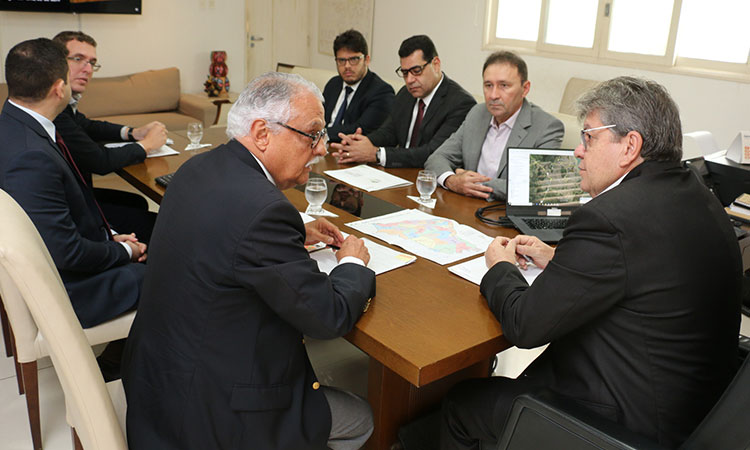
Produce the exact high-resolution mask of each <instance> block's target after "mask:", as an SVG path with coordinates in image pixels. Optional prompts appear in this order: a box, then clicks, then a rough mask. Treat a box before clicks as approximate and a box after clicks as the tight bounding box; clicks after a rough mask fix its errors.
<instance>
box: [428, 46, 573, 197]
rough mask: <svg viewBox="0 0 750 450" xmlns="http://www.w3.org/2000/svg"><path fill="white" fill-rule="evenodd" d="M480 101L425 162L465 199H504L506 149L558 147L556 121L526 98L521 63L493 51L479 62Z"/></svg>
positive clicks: (559, 133)
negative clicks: (481, 82) (482, 94)
mask: <svg viewBox="0 0 750 450" xmlns="http://www.w3.org/2000/svg"><path fill="white" fill-rule="evenodd" d="M482 81H483V88H484V100H485V103H483V104H481V105H476V106H475V107H473V108H472V109H471V111H469V114H468V115H467V116H466V120H464V123H463V124H461V128H459V129H458V131H456V132H455V133H453V135H451V137H450V138H448V139H447V140H446V141H445V142H443V145H441V146H440V147H439V148H438V149H437V150H436V151H435V153H433V154H432V155H431V156H430V157H429V158H428V159H427V162H426V163H425V168H426V169H429V170H432V171H434V172H435V173H436V174H437V175H438V179H437V181H438V183H439V184H440V186H442V187H444V188H445V189H449V190H451V191H453V192H457V193H459V194H463V195H467V196H470V197H479V198H484V199H487V200H505V196H506V192H505V183H506V178H507V171H506V167H507V165H508V154H507V149H508V147H534V148H558V147H559V146H560V142H562V138H563V133H564V128H563V124H562V122H560V121H559V120H557V119H556V118H554V117H553V116H551V115H550V114H548V113H546V112H544V111H543V110H542V108H540V107H538V106H536V105H535V104H533V103H531V102H529V101H528V100H526V96H527V95H528V93H529V90H530V89H531V82H530V81H529V80H528V69H527V67H526V62H525V61H524V60H523V59H522V58H521V57H520V56H518V55H516V54H515V53H512V52H504V51H503V52H495V53H493V54H491V55H490V56H489V57H488V58H487V59H486V60H485V62H484V67H483V68H482Z"/></svg>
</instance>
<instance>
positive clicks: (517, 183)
mask: <svg viewBox="0 0 750 450" xmlns="http://www.w3.org/2000/svg"><path fill="white" fill-rule="evenodd" d="M507 174H508V179H507V186H506V188H507V189H506V192H507V194H508V201H507V206H506V210H505V214H506V216H507V217H508V218H509V219H510V220H511V221H512V222H513V225H514V226H515V227H516V228H518V230H519V231H520V232H521V233H523V234H528V235H531V236H536V237H538V238H539V239H541V240H542V241H544V242H548V243H556V242H557V241H559V240H560V239H561V238H562V231H563V229H564V228H565V226H566V225H567V224H568V217H570V214H571V213H572V212H573V211H575V209H576V208H578V207H579V206H581V205H582V204H584V203H586V202H587V201H588V200H591V197H590V196H589V195H588V194H587V193H585V192H583V191H582V190H581V176H580V174H579V172H578V158H576V157H575V156H573V150H550V149H541V148H508V169H507Z"/></svg>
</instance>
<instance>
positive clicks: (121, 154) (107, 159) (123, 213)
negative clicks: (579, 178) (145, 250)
mask: <svg viewBox="0 0 750 450" xmlns="http://www.w3.org/2000/svg"><path fill="white" fill-rule="evenodd" d="M53 40H54V41H57V42H59V43H60V44H62V45H64V46H65V47H66V48H67V50H68V67H69V68H70V85H71V89H72V91H73V96H72V98H71V100H70V104H69V105H68V106H67V108H65V109H64V110H63V112H62V113H60V115H58V116H57V117H56V118H55V120H54V123H55V127H57V130H58V131H59V133H60V135H61V136H62V138H63V140H64V141H65V144H66V145H67V146H68V148H69V149H70V152H71V154H72V155H73V158H74V159H75V161H76V164H77V165H78V168H79V169H80V170H81V172H82V173H83V175H84V177H85V178H86V181H87V183H89V185H91V174H92V173H96V174H99V175H105V174H107V173H110V172H113V171H115V170H117V169H119V168H121V167H125V166H129V165H131V164H136V163H139V162H142V161H143V160H144V159H146V155H147V153H149V152H151V151H154V150H156V149H158V148H160V147H161V146H162V145H164V143H165V142H166V139H167V129H166V127H165V126H164V124H162V123H161V122H151V123H149V124H148V125H144V126H142V127H139V128H130V127H127V126H123V125H117V124H114V123H110V122H105V121H101V120H90V119H88V118H86V116H85V115H84V114H82V113H81V112H80V111H78V100H79V99H80V98H81V96H82V95H83V93H84V91H85V90H86V86H87V85H88V83H89V81H91V77H92V76H93V75H94V72H96V71H98V70H99V68H100V67H101V66H100V64H99V63H98V62H97V58H96V41H95V40H94V38H92V37H91V36H89V35H87V34H85V33H83V32H80V31H62V32H60V33H58V34H57V36H55V37H54V38H53ZM101 141H115V142H117V141H133V143H132V144H128V145H124V146H122V147H117V148H105V147H104V146H102V145H100V144H98V142H101ZM94 194H95V195H96V198H97V200H98V201H99V204H100V205H101V207H102V210H103V211H104V214H105V215H106V217H107V219H108V220H109V221H110V224H111V225H112V227H113V228H115V229H116V230H118V229H119V230H123V229H125V230H131V231H133V232H135V234H136V237H137V238H138V239H140V240H142V241H144V242H148V241H149V237H150V236H151V231H152V229H153V226H154V220H155V219H156V218H155V214H151V213H149V212H148V204H147V203H146V200H145V199H144V198H143V197H141V196H140V195H136V194H131V193H129V192H123V191H118V190H113V189H100V188H96V189H94Z"/></svg>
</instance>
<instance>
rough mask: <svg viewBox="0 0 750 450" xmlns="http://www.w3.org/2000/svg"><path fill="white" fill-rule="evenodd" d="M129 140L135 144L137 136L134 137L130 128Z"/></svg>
mask: <svg viewBox="0 0 750 450" xmlns="http://www.w3.org/2000/svg"><path fill="white" fill-rule="evenodd" d="M128 140H130V141H133V142H135V136H133V129H132V128H128Z"/></svg>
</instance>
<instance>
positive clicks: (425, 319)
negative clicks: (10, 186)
mask: <svg viewBox="0 0 750 450" xmlns="http://www.w3.org/2000/svg"><path fill="white" fill-rule="evenodd" d="M170 137H171V138H172V139H174V141H175V145H174V146H173V147H174V148H175V149H180V150H181V149H184V148H185V146H186V145H187V143H188V140H187V138H186V137H185V136H184V132H172V133H170ZM226 140H227V138H226V135H225V134H224V129H223V128H209V129H207V130H206V131H205V133H204V139H203V141H202V142H205V143H212V144H217V145H218V144H220V143H223V142H225V141H226ZM208 150H209V149H205V150H201V151H208ZM199 152H200V151H199ZM189 157H190V156H189V155H186V154H185V153H184V152H182V153H180V155H175V156H167V157H163V158H149V159H147V160H146V161H144V162H143V163H140V164H136V165H133V166H129V167H126V168H124V169H122V170H120V171H119V172H118V173H119V174H120V175H121V176H122V177H123V178H125V179H126V180H127V181H128V182H130V183H131V184H133V185H134V186H135V187H136V188H137V189H139V190H141V191H142V192H143V193H144V194H145V195H147V196H148V197H150V198H152V199H153V200H154V201H155V202H157V203H159V202H160V201H161V198H162V196H163V195H164V188H162V187H161V186H159V185H157V184H156V183H155V182H154V178H155V177H157V176H161V175H165V174H167V173H171V172H174V171H176V170H177V169H178V168H179V166H180V165H181V164H182V163H184V162H185V161H186V160H187V159H189ZM343 167H346V166H343V165H342V166H338V165H337V163H336V162H335V159H334V158H333V157H332V156H330V155H329V156H327V157H326V158H325V160H324V161H322V162H320V163H319V164H317V165H316V166H315V167H314V172H316V173H321V174H322V173H323V171H324V170H328V169H333V168H343ZM388 172H389V173H391V174H393V175H396V176H399V177H402V178H405V179H407V180H409V181H412V182H414V181H415V180H416V175H417V169H389V170H388ZM285 194H286V196H287V198H289V200H290V201H291V202H292V203H293V204H294V205H295V207H297V209H298V210H302V211H304V209H305V207H306V206H307V201H306V200H305V198H304V193H303V192H301V191H298V190H296V189H288V190H287V191H285ZM370 195H373V196H375V197H377V198H380V199H382V200H385V201H388V202H390V203H393V204H395V205H398V206H400V207H403V208H419V209H421V210H423V211H425V212H428V213H431V214H435V215H438V216H442V217H448V218H452V219H454V220H456V221H458V222H459V223H462V224H464V225H469V226H472V227H474V228H476V229H477V230H479V231H481V232H483V233H485V234H487V235H489V236H499V235H505V236H509V237H512V236H514V235H515V234H517V233H516V232H515V231H514V230H511V229H506V228H500V227H492V226H489V225H485V224H483V223H481V222H480V221H479V220H478V219H476V218H475V217H474V211H475V210H476V209H477V208H479V207H481V206H486V205H487V204H488V203H487V202H485V201H484V200H479V199H471V198H467V197H464V196H461V195H458V194H454V193H452V192H449V191H446V190H444V189H442V188H439V187H438V189H437V191H436V193H435V194H433V195H434V196H437V205H436V207H435V209H434V210H430V209H428V208H425V207H424V206H420V205H418V204H417V203H415V202H413V201H412V200H410V199H408V198H406V195H416V196H418V195H419V194H418V193H417V191H416V187H415V185H411V186H409V187H404V188H397V189H389V190H384V191H377V192H371V193H370ZM326 209H330V210H332V211H334V212H336V213H337V214H339V217H338V218H330V219H329V220H331V221H332V222H333V223H335V224H336V225H337V226H339V227H340V228H341V229H342V230H344V231H346V232H347V233H352V234H354V235H357V236H362V234H361V233H359V232H358V231H356V230H353V229H351V228H349V227H347V226H346V225H344V224H345V223H346V222H351V221H354V220H357V219H358V218H357V217H355V216H352V215H351V214H349V213H347V212H345V211H342V210H339V209H337V208H334V207H332V206H330V205H328V204H327V205H326ZM370 238H371V239H373V240H375V241H377V242H379V243H381V244H383V245H386V246H388V247H391V248H395V249H397V250H400V251H403V249H399V248H398V247H393V246H391V245H388V244H386V243H385V242H382V241H379V240H378V239H376V238H373V237H370ZM376 283H377V287H376V289H377V295H376V297H375V298H374V299H373V302H372V305H371V307H370V309H369V311H368V312H367V313H366V314H365V315H364V316H363V317H362V319H360V320H359V322H358V323H357V325H356V326H355V329H354V330H353V331H352V332H351V333H349V335H347V336H346V338H347V339H348V340H349V341H350V342H352V343H353V344H354V345H356V346H357V347H359V348H360V349H361V350H362V351H364V352H365V353H367V354H368V355H369V356H370V357H372V358H375V359H376V360H378V361H380V362H381V363H382V364H383V365H385V366H387V367H388V368H390V369H391V370H393V371H394V372H396V373H397V374H399V375H400V376H401V377H403V378H404V379H406V380H407V381H409V382H410V383H411V384H413V385H414V386H417V387H420V386H424V385H426V384H428V383H431V382H433V381H436V380H439V379H441V378H443V377H445V376H447V375H449V374H452V373H454V372H456V371H458V370H461V369H463V368H465V367H468V366H471V365H473V364H476V363H477V362H480V361H482V360H485V359H487V358H489V357H490V356H491V355H494V354H495V353H497V352H499V351H501V350H503V349H505V348H507V347H508V346H509V345H510V344H508V342H507V341H506V340H505V339H504V338H503V335H502V329H501V327H500V324H499V323H498V322H497V320H496V319H495V318H494V316H493V315H492V313H491V312H490V311H489V308H488V307H487V302H486V300H485V299H484V298H483V297H482V296H481V294H480V293H479V287H478V286H476V285H475V284H473V283H470V282H469V281H466V280H464V279H462V278H460V277H458V276H456V275H454V274H452V273H450V272H449V271H448V269H447V266H441V265H439V264H437V263H434V262H432V261H428V260H426V259H424V258H418V259H417V261H416V262H414V263H413V264H410V265H408V266H406V267H402V268H399V269H396V270H392V271H390V272H387V273H384V274H381V275H378V277H377V282H376Z"/></svg>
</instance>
